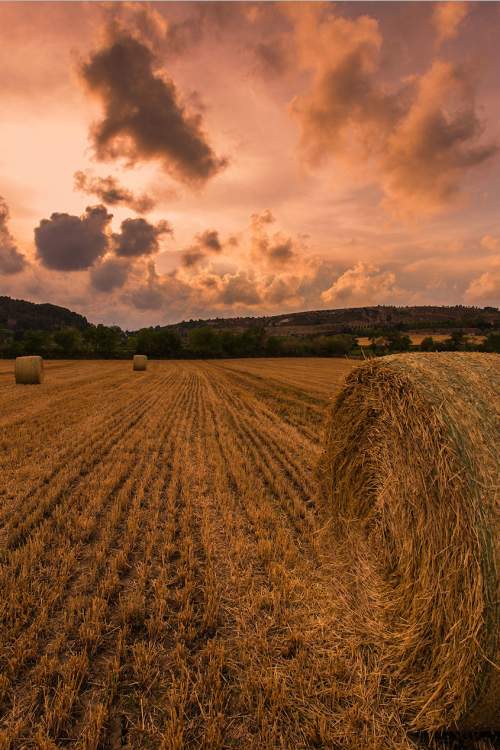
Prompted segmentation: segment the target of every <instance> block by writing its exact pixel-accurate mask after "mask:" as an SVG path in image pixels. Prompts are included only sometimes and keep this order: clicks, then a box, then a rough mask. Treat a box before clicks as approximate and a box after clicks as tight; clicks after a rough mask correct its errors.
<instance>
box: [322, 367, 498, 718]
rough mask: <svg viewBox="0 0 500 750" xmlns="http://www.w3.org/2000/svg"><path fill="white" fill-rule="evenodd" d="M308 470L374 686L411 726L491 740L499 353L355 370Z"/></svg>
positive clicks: (494, 676) (494, 673)
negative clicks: (346, 580)
mask: <svg viewBox="0 0 500 750" xmlns="http://www.w3.org/2000/svg"><path fill="white" fill-rule="evenodd" d="M320 471H321V480H322V487H323V490H324V494H325V500H326V503H327V507H328V511H329V513H330V514H333V525H334V526H335V528H336V532H335V533H336V538H337V542H339V543H340V542H341V540H342V539H343V540H346V539H347V540H348V542H347V544H344V545H343V548H344V549H347V550H348V553H347V554H348V556H349V564H348V566H347V567H346V568H345V569H346V570H347V571H348V575H351V576H352V578H353V583H354V585H353V586H351V587H350V591H351V595H350V601H351V605H349V607H351V606H352V611H351V610H349V613H348V614H347V616H349V617H351V620H350V622H356V623H359V626H358V625H355V628H358V627H359V630H358V633H357V637H358V639H357V643H358V645H359V643H363V644H364V645H363V648H364V649H365V652H366V653H368V652H369V653H370V658H371V657H372V656H373V655H375V657H376V658H375V657H374V658H373V659H372V662H371V663H372V664H374V663H376V664H377V671H378V685H379V688H378V689H380V690H385V695H386V697H389V699H390V700H391V701H393V702H395V704H396V707H397V710H398V712H399V714H400V716H402V718H403V719H404V720H405V721H406V722H407V723H408V724H409V725H410V726H411V727H413V728H414V729H417V730H426V731H434V730H439V729H451V730H458V731H471V730H499V729H500V670H499V666H500V648H499V641H500V356H498V355H496V354H476V353H429V354H424V353H422V354H420V353H419V354H403V355H399V354H398V355H393V356H389V357H384V358H382V359H379V360H370V361H367V362H365V363H364V364H363V365H361V366H360V367H358V368H356V369H355V370H353V371H352V372H351V373H350V374H349V375H348V376H347V378H346V379H345V381H344V383H343V386H342V388H341V390H340V392H339V393H338V395H337V396H336V398H335V400H334V402H333V404H332V409H331V412H330V415H329V419H328V423H327V429H326V449H325V453H324V456H323V457H322V459H321V464H320ZM356 610H357V611H356ZM353 614H354V617H352V615H353ZM355 637H356V635H355ZM374 671H375V670H374Z"/></svg>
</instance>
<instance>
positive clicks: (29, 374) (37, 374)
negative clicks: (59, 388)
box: [14, 357, 44, 385]
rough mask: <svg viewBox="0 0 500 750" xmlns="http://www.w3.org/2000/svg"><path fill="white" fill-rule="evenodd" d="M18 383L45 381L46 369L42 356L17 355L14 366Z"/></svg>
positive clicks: (26, 383)
mask: <svg viewBox="0 0 500 750" xmlns="http://www.w3.org/2000/svg"><path fill="white" fill-rule="evenodd" d="M14 375H15V378H16V383H20V384H22V385H39V384H40V383H42V382H43V376H44V370H43V359H42V358H41V357H17V359H16V363H15V366H14Z"/></svg>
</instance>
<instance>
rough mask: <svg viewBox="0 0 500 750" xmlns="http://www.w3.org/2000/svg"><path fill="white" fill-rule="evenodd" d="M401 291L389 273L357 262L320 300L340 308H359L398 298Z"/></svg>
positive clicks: (393, 276)
mask: <svg viewBox="0 0 500 750" xmlns="http://www.w3.org/2000/svg"><path fill="white" fill-rule="evenodd" d="M401 293H402V290H401V289H399V288H398V286H397V284H396V277H395V275H394V274H393V273H391V272H389V271H384V272H382V273H381V272H380V269H379V268H378V267H377V266H374V265H372V264H371V263H364V262H362V261H359V262H358V263H357V264H356V265H355V266H354V268H350V269H349V270H348V271H346V272H345V273H344V274H342V276H339V278H338V279H337V281H336V282H335V283H334V284H333V285H332V286H331V287H330V288H329V289H327V290H326V291H324V292H323V293H322V294H321V298H322V299H323V301H324V302H326V303H327V304H331V305H334V306H340V307H360V306H363V305H374V304H380V303H381V302H384V301H386V300H387V299H389V298H391V299H393V298H396V297H400V296H401Z"/></svg>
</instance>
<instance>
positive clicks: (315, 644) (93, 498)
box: [0, 360, 493, 750]
mask: <svg viewBox="0 0 500 750" xmlns="http://www.w3.org/2000/svg"><path fill="white" fill-rule="evenodd" d="M350 366H351V365H350V364H349V363H348V362H346V361H345V360H344V361H341V362H335V361H320V362H316V361H314V360H308V361H302V360H286V361H282V360H280V361H278V360H266V361H256V360H254V361H252V360H241V361H231V362H221V361H219V362H189V361H183V362H150V363H149V364H148V370H147V371H146V372H144V373H133V372H132V369H131V364H130V362H95V363H92V362H61V363H48V366H47V369H46V379H45V381H44V384H43V385H42V386H34V387H23V386H16V385H15V383H13V378H12V377H11V376H12V369H11V370H10V371H9V369H8V367H7V365H6V363H3V364H2V365H1V366H0V405H2V407H3V406H4V405H5V408H4V409H3V408H2V409H0V414H1V415H2V416H1V418H0V419H1V426H2V437H1V444H0V476H1V477H2V478H1V486H0V491H1V497H2V501H1V503H0V645H1V649H0V706H1V717H0V749H1V750H3V749H4V748H5V750H7V748H8V749H9V750H11V749H12V750H35V749H36V750H55V749H56V748H76V749H77V750H90V749H91V748H92V749H93V750H119V748H129V750H131V749H132V748H134V749H135V748H153V749H158V750H183V749H184V748H193V749H196V750H201V749H203V750H205V749H213V750H229V749H234V750H241V749H242V748H249V749H253V748H255V750H257V749H259V750H260V748H265V749H268V750H275V749H276V750H277V749H278V748H280V750H287V749H289V750H296V749H298V748H316V747H325V748H326V747H328V748H347V749H348V750H355V749H358V748H359V749H361V748H363V749H364V748H368V749H372V750H383V749H384V748H387V749H388V750H403V749H404V748H416V747H430V745H429V744H427V745H425V743H424V744H422V742H421V741H420V740H417V739H415V738H409V737H408V736H407V735H406V733H405V732H404V731H403V729H402V728H401V727H400V726H399V725H398V723H397V720H396V719H395V718H394V717H393V716H391V715H388V714H387V712H385V709H384V707H383V706H378V704H377V703H376V701H375V702H374V698H373V695H372V694H370V693H369V691H367V688H366V681H365V679H364V675H365V673H366V669H367V667H366V663H365V661H363V659H360V658H359V654H358V652H356V650H355V649H353V645H352V640H351V641H349V640H344V639H343V633H344V632H345V629H346V628H348V623H343V617H342V612H343V610H342V601H343V596H345V591H344V589H343V586H342V583H341V582H340V583H339V579H338V577H337V578H336V577H335V576H334V575H333V573H332V570H333V568H332V566H333V565H334V564H333V563H332V558H331V555H330V556H329V555H325V554H324V550H323V545H324V542H322V529H323V527H324V524H325V520H326V519H325V517H324V515H323V513H324V511H322V509H321V504H320V503H318V502H317V500H318V498H317V490H316V485H317V479H316V470H315V466H316V462H317V459H318V455H319V453H320V451H321V440H322V423H323V419H324V416H325V410H326V408H327V407H328V403H329V398H330V396H331V395H333V394H334V392H335V389H336V388H337V387H338V383H339V382H340V379H341V378H342V377H343V376H344V375H345V373H346V371H347V370H348V369H349V367H350ZM436 747H437V746H436ZM484 747H485V749H486V748H487V747H493V745H490V746H488V745H485V746H484Z"/></svg>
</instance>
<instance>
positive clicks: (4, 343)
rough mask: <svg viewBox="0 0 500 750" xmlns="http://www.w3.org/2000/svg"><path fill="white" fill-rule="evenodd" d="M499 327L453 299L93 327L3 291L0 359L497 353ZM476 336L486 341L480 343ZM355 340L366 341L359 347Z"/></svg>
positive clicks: (488, 312) (496, 318) (498, 316)
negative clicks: (415, 338)
mask: <svg viewBox="0 0 500 750" xmlns="http://www.w3.org/2000/svg"><path fill="white" fill-rule="evenodd" d="M256 322H258V324H256ZM261 323H262V324H261ZM464 329H465V330H464ZM411 331H413V332H419V331H427V332H430V333H431V332H432V334H434V335H435V334H437V333H439V332H440V331H441V334H442V333H443V332H444V331H446V333H445V334H444V335H445V336H446V335H448V333H449V338H447V339H445V340H444V341H437V340H435V339H433V338H432V335H430V336H427V337H426V338H425V339H424V340H423V341H422V343H421V344H420V345H418V346H417V345H415V344H413V343H412V340H411V338H410V336H409V335H407V334H408V332H411ZM498 331H500V313H499V311H498V309H497V308H494V307H485V308H484V309H481V308H467V307H463V306H461V305H458V306H456V307H430V306H429V307H424V306H420V307H407V308H401V307H399V308H396V307H391V306H377V307H366V308H351V309H349V308H347V309H341V310H323V311H312V312H305V313H290V314H289V315H287V316H283V315H282V316H271V317H267V318H266V317H263V318H230V319H227V320H223V319H221V318H216V319H215V320H210V321H205V320H199V321H193V320H190V321H187V322H186V321H182V323H178V324H175V325H168V326H164V327H161V326H156V327H155V328H152V327H150V328H143V329H141V330H140V331H136V332H133V333H129V332H128V331H122V329H121V328H120V327H119V326H104V325H101V324H100V325H98V326H94V325H92V324H90V323H89V322H88V321H87V319H86V318H85V317H83V315H79V314H78V313H75V312H72V311H71V310H67V309H66V308H64V307H58V306H57V305H51V304H48V303H46V304H35V303H33V302H27V301H25V300H16V299H11V298H10V297H0V357H3V358H7V359H11V358H15V357H19V356H22V355H30V354H38V355H41V356H43V357H46V358H47V359H50V358H70V359H74V358H81V359H84V358H89V359H90V358H92V359H99V358H130V357H132V356H133V355H134V354H146V355H147V356H148V357H150V358H153V359H168V358H170V359H174V358H175V359H197V358H207V359H208V358H219V357H221V358H222V357H226V358H227V357H344V356H346V355H347V356H351V357H356V356H359V357H363V356H367V355H372V356H380V355H384V354H390V353H393V352H404V351H417V350H424V351H435V350H448V351H460V350H462V351H463V350H471V351H473V350H480V351H497V352H500V343H499V342H500V333H498ZM474 334H475V335H478V334H481V335H484V336H487V339H486V341H485V342H484V343H478V342H477V341H475V340H474V338H473V336H474ZM423 335H425V333H424V334H423ZM360 338H364V339H365V343H364V345H363V347H360V346H359V341H358V339H360ZM441 338H442V336H441ZM366 339H368V340H369V344H366Z"/></svg>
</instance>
